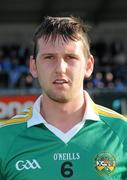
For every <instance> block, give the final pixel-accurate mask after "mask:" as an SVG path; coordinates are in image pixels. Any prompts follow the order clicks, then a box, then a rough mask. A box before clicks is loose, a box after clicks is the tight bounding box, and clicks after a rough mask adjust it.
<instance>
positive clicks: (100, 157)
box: [0, 95, 127, 180]
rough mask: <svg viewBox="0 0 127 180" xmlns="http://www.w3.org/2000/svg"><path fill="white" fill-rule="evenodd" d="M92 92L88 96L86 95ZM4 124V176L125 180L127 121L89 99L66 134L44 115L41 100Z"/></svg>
mask: <svg viewBox="0 0 127 180" xmlns="http://www.w3.org/2000/svg"><path fill="white" fill-rule="evenodd" d="M87 96H88V95H87ZM41 98H42V97H39V99H38V100H37V101H36V102H35V104H34V105H33V107H32V108H29V109H28V110H26V111H23V112H22V113H21V114H19V115H16V116H15V117H13V118H12V119H10V120H8V121H3V122H2V121H1V128H0V138H1V139H0V180H35V179H37V180H67V179H68V180H126V179H127V119H126V118H125V117H123V116H122V115H120V114H118V113H116V112H114V111H112V110H109V109H107V108H104V107H102V106H99V105H97V104H95V103H94V102H93V101H92V100H91V99H90V97H89V96H88V97H87V104H86V110H85V112H84V117H83V120H82V121H81V122H80V123H78V124H77V125H75V126H74V127H73V128H72V129H71V130H69V131H68V132H67V133H63V132H61V131H60V130H59V129H57V128H56V127H54V126H52V125H51V124H49V123H47V122H46V121H45V120H44V119H43V117H42V116H41V115H40V113H39V112H40V109H39V107H40V101H41Z"/></svg>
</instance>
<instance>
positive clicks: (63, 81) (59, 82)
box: [53, 79, 68, 84]
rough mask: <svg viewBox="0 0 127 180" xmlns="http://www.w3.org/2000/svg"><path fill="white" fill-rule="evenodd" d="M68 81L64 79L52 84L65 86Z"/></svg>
mask: <svg viewBox="0 0 127 180" xmlns="http://www.w3.org/2000/svg"><path fill="white" fill-rule="evenodd" d="M67 83H68V81H67V80H65V79H56V80H55V81H53V84H67Z"/></svg>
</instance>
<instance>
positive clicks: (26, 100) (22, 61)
mask: <svg viewBox="0 0 127 180" xmlns="http://www.w3.org/2000/svg"><path fill="white" fill-rule="evenodd" d="M68 14H72V15H76V16H79V17H81V18H82V19H83V20H84V21H85V22H86V23H88V24H89V25H90V26H91V30H90V37H91V52H92V53H93V55H94V57H95V70H94V73H93V75H92V77H91V79H89V80H88V81H86V82H84V88H86V89H87V90H88V91H89V93H90V94H91V96H92V97H93V99H94V100H95V102H96V103H100V104H102V105H105V106H107V107H110V108H111V109H114V110H116V111H117V112H120V113H122V114H124V115H127V1H126V0H120V1H119V0H94V1H93V0H89V1H84V0H73V1H72V0H64V1H59V0H37V1H35V0H27V1H26V0H1V1H0V119H4V118H9V117H11V116H13V115H14V114H15V113H18V112H20V111H21V109H23V108H25V107H27V106H29V105H31V104H33V101H34V100H35V99H36V98H37V96H38V95H39V94H40V88H39V86H38V83H37V81H36V80H33V79H32V77H31V75H30V73H29V69H28V62H29V55H30V52H31V47H32V35H33V32H34V30H35V28H36V26H37V25H38V24H39V23H40V21H41V18H42V17H43V16H44V15H55V16H58V15H59V16H61V15H65V16H66V15H68Z"/></svg>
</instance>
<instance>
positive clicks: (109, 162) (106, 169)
mask: <svg viewBox="0 0 127 180" xmlns="http://www.w3.org/2000/svg"><path fill="white" fill-rule="evenodd" d="M115 167H116V160H115V158H114V156H113V155H112V154H110V153H108V152H102V153H99V154H97V156H96V157H95V168H96V170H97V172H98V173H99V174H100V175H110V174H111V173H113V171H114V170H115Z"/></svg>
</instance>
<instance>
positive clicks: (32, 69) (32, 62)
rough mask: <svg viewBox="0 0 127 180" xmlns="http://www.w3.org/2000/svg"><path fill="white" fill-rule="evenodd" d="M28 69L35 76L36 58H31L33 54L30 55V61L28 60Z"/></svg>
mask: <svg viewBox="0 0 127 180" xmlns="http://www.w3.org/2000/svg"><path fill="white" fill-rule="evenodd" d="M29 69H30V72H31V74H32V76H33V77H34V78H37V76H38V75H37V65H36V60H35V59H34V58H33V56H30V61H29Z"/></svg>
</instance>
